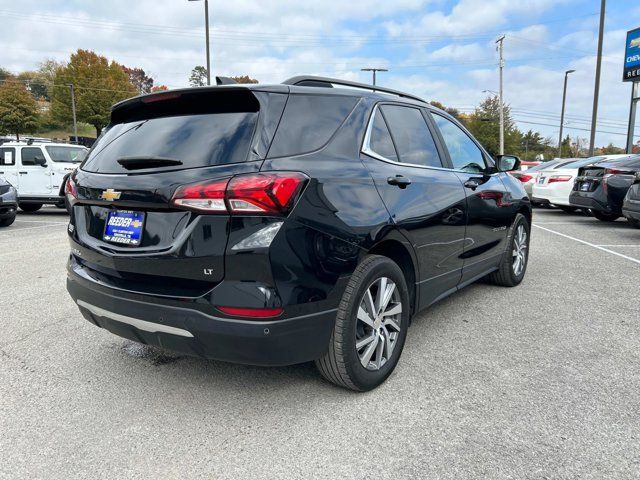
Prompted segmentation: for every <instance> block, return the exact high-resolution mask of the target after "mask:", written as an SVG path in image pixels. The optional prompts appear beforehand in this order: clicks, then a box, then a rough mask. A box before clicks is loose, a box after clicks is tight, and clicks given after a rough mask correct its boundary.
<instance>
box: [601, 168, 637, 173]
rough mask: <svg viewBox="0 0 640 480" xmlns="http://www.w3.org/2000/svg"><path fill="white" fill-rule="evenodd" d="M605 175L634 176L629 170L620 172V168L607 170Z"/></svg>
mask: <svg viewBox="0 0 640 480" xmlns="http://www.w3.org/2000/svg"><path fill="white" fill-rule="evenodd" d="M604 174H605V175H625V174H627V175H632V173H631V172H629V171H628V170H620V169H618V168H605V169H604Z"/></svg>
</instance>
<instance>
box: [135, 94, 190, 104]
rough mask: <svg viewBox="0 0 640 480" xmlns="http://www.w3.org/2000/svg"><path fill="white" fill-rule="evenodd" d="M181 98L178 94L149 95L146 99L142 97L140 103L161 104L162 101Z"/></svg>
mask: <svg viewBox="0 0 640 480" xmlns="http://www.w3.org/2000/svg"><path fill="white" fill-rule="evenodd" d="M181 96H182V95H181V94H180V93H178V92H166V93H157V94H155V95H149V96H148V97H142V101H143V102H144V103H154V102H162V101H164V100H174V99H176V98H180V97H181Z"/></svg>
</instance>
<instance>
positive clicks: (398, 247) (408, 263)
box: [367, 238, 419, 314]
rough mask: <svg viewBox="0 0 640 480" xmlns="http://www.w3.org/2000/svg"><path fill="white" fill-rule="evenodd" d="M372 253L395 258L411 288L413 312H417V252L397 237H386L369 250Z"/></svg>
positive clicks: (410, 297)
mask: <svg viewBox="0 0 640 480" xmlns="http://www.w3.org/2000/svg"><path fill="white" fill-rule="evenodd" d="M367 253H368V254H371V255H382V256H384V257H387V258H390V259H391V260H393V261H394V262H395V263H396V264H398V266H399V267H400V269H401V270H402V273H403V274H404V278H405V281H406V282H407V287H408V288H409V301H410V302H411V312H412V314H415V313H416V308H417V306H418V304H419V303H418V298H417V296H418V290H417V288H416V282H417V279H418V268H417V262H416V258H415V253H414V252H413V248H411V245H410V244H409V243H408V242H406V240H405V241H401V240H400V239H397V238H386V239H384V240H381V241H380V242H378V243H376V244H375V245H374V246H373V247H371V248H370V249H369V251H368V252H367Z"/></svg>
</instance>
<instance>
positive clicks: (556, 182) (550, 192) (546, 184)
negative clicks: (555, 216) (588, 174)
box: [532, 155, 626, 213]
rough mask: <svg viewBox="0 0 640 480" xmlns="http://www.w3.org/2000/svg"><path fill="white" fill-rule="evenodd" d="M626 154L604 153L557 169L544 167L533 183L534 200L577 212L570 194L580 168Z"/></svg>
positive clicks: (612, 159) (566, 210)
mask: <svg viewBox="0 0 640 480" xmlns="http://www.w3.org/2000/svg"><path fill="white" fill-rule="evenodd" d="M624 157H626V155H602V156H598V157H590V158H583V159H579V160H574V161H573V162H571V163H569V164H567V165H564V166H562V167H561V168H555V169H553V168H552V169H544V170H541V171H539V172H538V179H537V180H536V183H535V184H534V185H533V188H532V192H533V197H532V199H533V201H534V202H536V203H542V204H550V205H554V206H556V207H558V208H560V209H561V210H563V211H565V212H568V213H570V212H575V211H576V210H577V208H576V207H575V206H573V205H571V202H570V201H569V195H570V194H571V190H572V189H573V182H574V180H575V178H576V177H577V176H578V169H580V168H581V167H585V166H587V165H592V164H595V163H598V162H602V161H615V160H616V159H618V158H624Z"/></svg>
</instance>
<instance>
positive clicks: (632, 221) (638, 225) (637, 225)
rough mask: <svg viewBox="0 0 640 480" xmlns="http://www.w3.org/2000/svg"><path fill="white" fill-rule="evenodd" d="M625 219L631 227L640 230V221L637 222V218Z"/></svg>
mask: <svg viewBox="0 0 640 480" xmlns="http://www.w3.org/2000/svg"><path fill="white" fill-rule="evenodd" d="M625 218H626V219H627V222H629V225H631V226H632V227H635V228H640V220H636V219H635V218H631V217H625Z"/></svg>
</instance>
